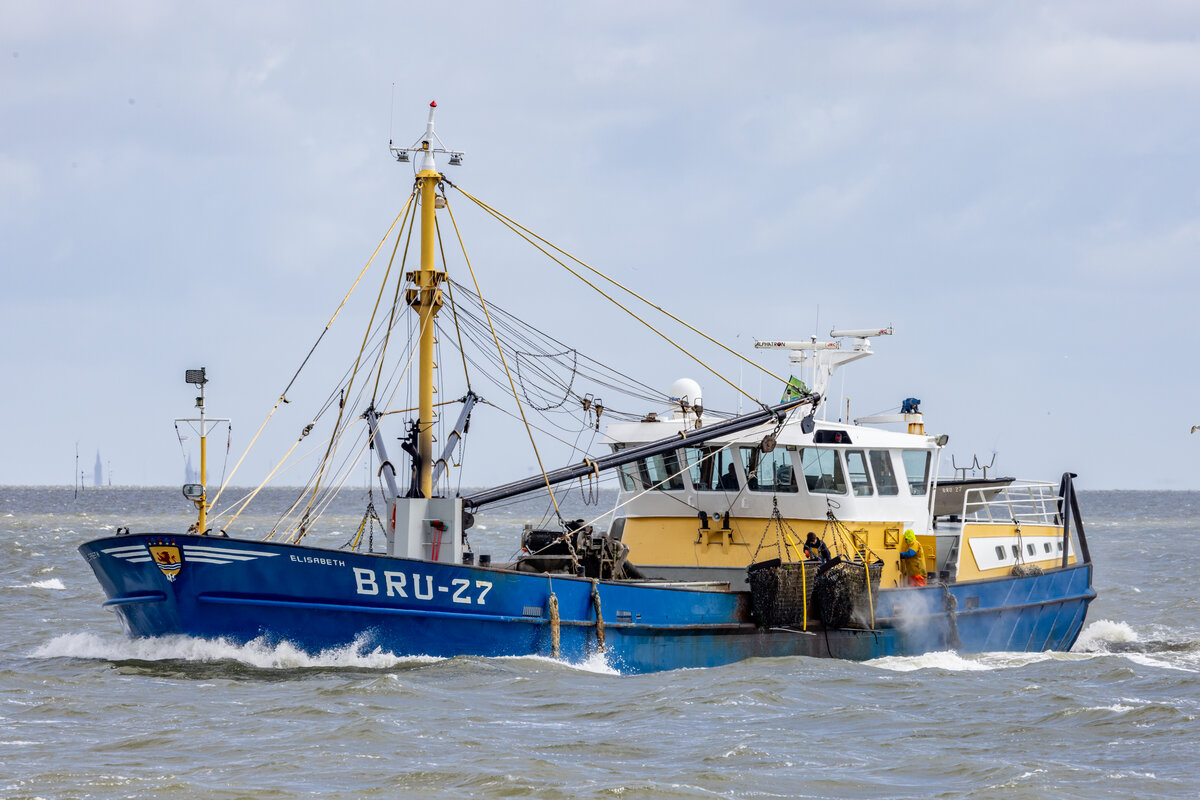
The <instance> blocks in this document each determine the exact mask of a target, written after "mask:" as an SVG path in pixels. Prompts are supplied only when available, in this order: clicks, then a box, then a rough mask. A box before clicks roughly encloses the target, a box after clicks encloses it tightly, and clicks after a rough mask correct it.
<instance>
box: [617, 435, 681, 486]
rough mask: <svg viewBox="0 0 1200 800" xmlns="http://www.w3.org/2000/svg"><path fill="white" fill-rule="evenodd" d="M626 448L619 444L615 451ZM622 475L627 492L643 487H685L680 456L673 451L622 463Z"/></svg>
mask: <svg viewBox="0 0 1200 800" xmlns="http://www.w3.org/2000/svg"><path fill="white" fill-rule="evenodd" d="M623 449H625V448H624V445H617V446H616V447H614V448H613V450H614V452H620V451H621V450H623ZM618 473H619V474H620V476H621V488H622V489H624V490H625V491H627V492H632V491H637V490H642V489H650V488H654V489H662V490H675V489H682V488H683V475H682V472H681V470H680V468H679V457H678V456H676V455H675V453H673V452H669V453H663V454H661V455H657V456H651V457H650V458H643V459H642V460H641V461H634V462H632V463H630V464H622V465H621V467H620V468H619V469H618Z"/></svg>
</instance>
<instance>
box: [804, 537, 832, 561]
mask: <svg viewBox="0 0 1200 800" xmlns="http://www.w3.org/2000/svg"><path fill="white" fill-rule="evenodd" d="M804 557H805V558H815V559H817V560H818V561H820V562H821V563H822V564H824V563H825V562H826V561H828V560H829V548H828V547H826V546H825V542H823V541H822V540H821V539H819V538H818V537H817V535H816V534H815V533H813V532H812V531H809V532H808V538H807V539H805V540H804Z"/></svg>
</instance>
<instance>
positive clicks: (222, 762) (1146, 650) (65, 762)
mask: <svg viewBox="0 0 1200 800" xmlns="http://www.w3.org/2000/svg"><path fill="white" fill-rule="evenodd" d="M262 499H263V500H264V501H265V502H264V504H263V506H264V508H263V510H261V511H256V512H254V513H252V514H245V515H243V516H242V517H239V518H238V519H237V520H236V521H234V522H233V523H232V525H231V526H230V527H229V528H228V530H229V532H230V533H231V534H237V535H251V536H257V535H262V534H265V533H267V532H268V531H269V530H270V528H271V527H272V525H273V524H274V522H275V520H276V518H277V515H278V513H279V512H280V511H282V510H283V509H285V508H286V507H287V505H288V504H289V503H290V501H291V500H292V499H294V494H289V493H288V492H286V491H282V490H278V491H274V492H271V493H268V494H267V495H266V496H265V497H264V498H262ZM605 499H606V500H607V501H608V502H609V503H611V498H602V500H605ZM365 501H366V498H365V496H358V497H353V496H352V497H349V498H347V499H346V500H344V501H342V502H341V503H340V504H339V505H337V506H334V507H333V508H331V509H330V510H329V511H328V512H327V514H326V516H325V517H324V518H323V519H322V521H321V527H322V529H323V530H325V531H326V533H324V534H322V535H317V534H314V538H313V539H312V540H310V541H312V542H313V543H315V544H331V545H334V546H337V545H339V544H341V543H343V542H344V541H347V540H349V539H350V537H351V536H352V535H353V534H354V532H355V530H356V529H357V527H358V524H359V522H360V520H361V518H362V509H363V507H364V505H365ZM1081 505H1082V508H1083V513H1084V518H1085V524H1086V531H1087V535H1088V543H1089V544H1090V546H1091V552H1092V555H1093V558H1094V560H1095V585H1096V588H1097V589H1098V591H1099V593H1100V596H1099V599H1097V600H1096V601H1095V602H1094V603H1093V604H1092V606H1091V610H1090V612H1089V614H1088V622H1087V625H1086V626H1085V628H1084V631H1083V633H1082V635H1081V636H1080V639H1079V642H1078V643H1077V644H1076V646H1075V648H1074V649H1073V650H1072V651H1071V652H1069V653H1029V654H1026V653H986V654H983V655H978V656H960V655H958V654H956V653H952V652H943V653H930V654H927V655H923V656H918V657H913V658H884V659H878V660H875V661H870V662H866V663H852V662H845V661H832V660H819V659H808V658H780V659H755V660H750V661H745V662H742V663H738V664H732V665H729V666H725V667H719V668H714V669H703V670H681V671H675V672H666V673H658V674H652V675H637V676H627V675H620V674H617V673H616V672H615V671H614V670H612V669H611V668H610V667H609V666H608V665H607V664H606V663H605V662H604V661H603V659H602V658H598V657H597V658H593V659H591V660H589V661H587V662H585V663H579V664H567V663H560V662H556V661H552V660H549V659H546V658H501V659H485V658H453V659H434V658H399V657H396V656H394V655H392V654H390V653H387V652H382V651H380V650H377V649H372V648H371V647H370V646H369V645H367V644H361V643H360V644H359V645H358V646H354V647H348V648H344V649H341V650H335V651H329V652H324V653H320V654H317V655H310V654H306V653H303V652H300V651H297V650H295V649H294V648H292V647H290V646H288V645H287V644H286V643H285V644H281V645H277V646H267V645H265V644H262V643H259V642H252V643H250V644H247V645H242V646H239V645H234V644H231V643H228V642H222V641H205V640H197V639H189V638H186V637H175V638H168V639H161V640H130V639H127V638H125V637H124V636H123V635H122V633H121V630H120V625H119V622H118V620H117V619H116V617H115V616H114V615H113V614H111V613H109V612H107V611H105V610H103V609H102V608H101V606H100V603H101V602H102V600H103V599H104V597H103V594H102V592H101V590H100V588H99V585H98V584H97V583H96V581H95V578H94V577H93V575H92V573H91V570H90V569H89V568H88V567H87V565H86V564H85V563H84V562H83V560H82V559H81V558H80V557H79V555H78V553H76V551H75V548H76V547H77V546H78V545H79V544H80V543H82V542H84V541H87V540H89V539H91V538H95V537H97V536H101V535H106V534H110V533H112V532H113V531H114V530H115V529H116V527H117V526H119V525H127V526H130V527H131V528H133V530H135V531H151V530H163V531H177V530H182V529H184V528H186V526H187V524H188V522H189V521H190V520H189V517H188V511H187V509H188V504H187V503H186V501H185V500H183V498H182V497H180V496H179V494H178V490H173V489H171V490H168V489H132V488H130V489H124V488H103V489H89V490H87V491H85V492H82V493H80V494H78V496H76V493H75V492H74V490H72V489H70V488H67V489H53V488H21V487H3V488H0V797H3V798H196V797H204V798H301V797H303V798H313V797H321V798H324V797H339V798H341V797H345V798H358V797H363V798H374V797H378V798H397V797H415V798H425V797H428V798H447V797H531V798H614V797H629V798H714V797H717V798H785V797H786V798H792V797H814V798H815V797H838V798H928V797H935V798H1047V797H1049V798H1086V799H1087V800H1098V799H1099V798H1141V797H1196V796H1200V756H1198V755H1197V753H1198V751H1200V722H1198V717H1200V614H1198V613H1197V611H1198V607H1200V590H1198V589H1197V583H1196V580H1195V578H1194V576H1195V574H1196V569H1195V567H1194V562H1195V560H1196V550H1195V546H1196V543H1197V537H1196V533H1197V528H1198V523H1197V514H1198V513H1200V494H1197V493H1180V492H1084V493H1082V495H1081ZM545 506H546V504H545V502H544V501H541V500H538V501H525V502H523V503H518V504H512V505H509V506H507V507H505V508H503V509H500V510H499V513H498V514H496V515H493V516H486V515H481V516H480V520H479V523H478V524H477V525H476V526H475V528H473V529H472V531H471V538H472V544H473V546H474V548H475V550H476V552H479V553H482V552H490V553H491V554H492V555H493V559H494V561H495V562H496V563H501V562H503V561H505V560H506V559H508V558H511V557H512V555H513V553H514V551H515V549H516V547H517V540H518V538H519V532H520V529H521V526H522V525H523V524H524V523H525V522H533V523H535V524H536V523H538V522H540V521H541V520H542V519H543V518H544V516H545V513H546V507H545ZM604 510H606V508H605V506H603V505H601V506H599V507H597V506H579V505H578V503H576V507H572V508H571V509H570V513H571V514H572V515H573V516H576V517H585V518H589V519H590V518H591V517H592V516H599V515H600V514H601V513H603V511H604ZM367 533H368V535H369V533H370V531H369V530H368V532H367ZM376 535H378V530H377V529H376ZM322 537H323V538H322ZM306 543H307V542H306ZM379 544H380V542H378V541H377V542H376V545H377V547H378V546H379Z"/></svg>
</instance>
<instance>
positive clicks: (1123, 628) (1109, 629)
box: [1071, 619, 1138, 653]
mask: <svg viewBox="0 0 1200 800" xmlns="http://www.w3.org/2000/svg"><path fill="white" fill-rule="evenodd" d="M1136 641H1138V635H1137V631H1135V630H1134V629H1133V628H1132V627H1131V626H1130V625H1128V624H1127V623H1124V622H1116V621H1114V620H1111V619H1099V620H1096V621H1095V622H1092V623H1090V624H1088V626H1087V627H1086V628H1084V629H1083V631H1082V632H1081V633H1080V634H1079V638H1078V639H1076V640H1075V646H1074V647H1072V648H1071V650H1072V652H1077V653H1096V652H1107V651H1108V649H1109V647H1108V646H1109V645H1110V644H1112V643H1116V642H1119V643H1122V644H1124V643H1128V642H1136Z"/></svg>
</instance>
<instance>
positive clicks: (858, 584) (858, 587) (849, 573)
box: [813, 561, 883, 628]
mask: <svg viewBox="0 0 1200 800" xmlns="http://www.w3.org/2000/svg"><path fill="white" fill-rule="evenodd" d="M868 571H869V572H870V575H871V591H870V592H869V593H868V592H867V582H866V579H865V577H866V571H864V570H863V565H862V562H861V561H859V562H853V561H839V562H838V563H836V564H834V565H833V566H831V567H830V568H829V569H827V570H825V572H823V573H821V574H820V575H819V576H817V578H816V580H815V581H814V582H813V584H814V585H813V601H814V602H815V603H816V606H817V611H818V613H819V614H820V617H821V624H823V625H824V626H825V627H826V628H845V627H847V626H848V625H849V624H850V623H851V622H854V623H855V624H856V625H859V626H862V627H870V626H871V621H872V619H873V615H872V613H871V603H873V602H874V601H875V600H876V598H878V597H879V582H880V579H881V578H882V577H883V562H882V561H876V562H875V563H873V564H871V565H870V566H869V567H868Z"/></svg>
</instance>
